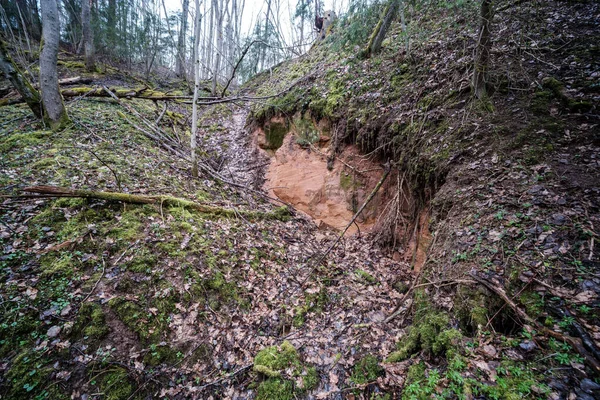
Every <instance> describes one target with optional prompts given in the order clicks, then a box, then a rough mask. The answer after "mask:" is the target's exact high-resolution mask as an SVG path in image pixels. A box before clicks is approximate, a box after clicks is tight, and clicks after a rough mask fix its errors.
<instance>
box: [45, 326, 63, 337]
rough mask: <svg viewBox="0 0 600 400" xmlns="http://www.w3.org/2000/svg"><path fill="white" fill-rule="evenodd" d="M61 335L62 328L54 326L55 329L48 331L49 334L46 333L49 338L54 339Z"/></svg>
mask: <svg viewBox="0 0 600 400" xmlns="http://www.w3.org/2000/svg"><path fill="white" fill-rule="evenodd" d="M59 333H60V326H56V325H54V326H53V327H51V328H50V329H48V332H46V335H47V336H48V337H49V338H53V337H57V336H58V334H59Z"/></svg>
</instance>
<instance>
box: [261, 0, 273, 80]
mask: <svg viewBox="0 0 600 400" xmlns="http://www.w3.org/2000/svg"><path fill="white" fill-rule="evenodd" d="M269 14H271V0H267V16H266V18H265V31H264V32H263V35H262V36H263V37H262V41H263V43H262V51H261V53H260V69H261V71H262V70H263V69H264V68H265V56H266V53H267V43H268V35H269Z"/></svg>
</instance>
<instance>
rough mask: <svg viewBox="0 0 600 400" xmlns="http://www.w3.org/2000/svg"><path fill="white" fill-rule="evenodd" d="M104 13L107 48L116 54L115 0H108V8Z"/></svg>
mask: <svg viewBox="0 0 600 400" xmlns="http://www.w3.org/2000/svg"><path fill="white" fill-rule="evenodd" d="M107 11H108V12H107V15H106V28H107V29H106V42H107V45H108V49H109V51H110V52H112V54H117V52H116V45H117V26H116V25H117V3H116V0H108V10H107Z"/></svg>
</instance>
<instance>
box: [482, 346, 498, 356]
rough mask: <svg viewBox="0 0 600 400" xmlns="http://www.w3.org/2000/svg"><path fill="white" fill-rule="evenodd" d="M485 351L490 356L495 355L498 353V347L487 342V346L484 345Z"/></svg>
mask: <svg viewBox="0 0 600 400" xmlns="http://www.w3.org/2000/svg"><path fill="white" fill-rule="evenodd" d="M483 352H484V353H485V354H487V355H488V356H490V357H495V356H496V354H497V353H498V352H497V351H496V348H495V347H494V346H492V345H490V344H486V345H485V346H483Z"/></svg>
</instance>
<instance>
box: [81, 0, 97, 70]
mask: <svg viewBox="0 0 600 400" xmlns="http://www.w3.org/2000/svg"><path fill="white" fill-rule="evenodd" d="M90 2H91V0H82V1H81V26H82V30H83V49H84V50H83V51H84V54H85V69H86V70H87V71H88V72H95V71H96V59H95V55H94V36H93V35H92V27H91V23H90V21H91V17H90V15H91V11H90Z"/></svg>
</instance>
